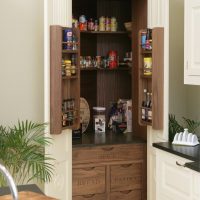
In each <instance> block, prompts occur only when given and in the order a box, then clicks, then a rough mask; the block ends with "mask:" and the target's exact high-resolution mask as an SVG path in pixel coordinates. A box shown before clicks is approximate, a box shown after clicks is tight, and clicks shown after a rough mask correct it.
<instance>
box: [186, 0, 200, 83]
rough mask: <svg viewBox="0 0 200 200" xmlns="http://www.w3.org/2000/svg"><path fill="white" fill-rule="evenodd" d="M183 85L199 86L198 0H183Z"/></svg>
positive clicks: (199, 30) (199, 9) (199, 23)
mask: <svg viewBox="0 0 200 200" xmlns="http://www.w3.org/2000/svg"><path fill="white" fill-rule="evenodd" d="M184 21H185V30H184V38H185V40H184V83H185V84H193V85H200V40H199V36H200V0H185V19H184Z"/></svg>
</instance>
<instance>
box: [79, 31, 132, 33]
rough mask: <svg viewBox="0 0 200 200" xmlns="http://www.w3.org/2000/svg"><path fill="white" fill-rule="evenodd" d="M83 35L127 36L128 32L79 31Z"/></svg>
mask: <svg viewBox="0 0 200 200" xmlns="http://www.w3.org/2000/svg"><path fill="white" fill-rule="evenodd" d="M80 33H85V34H129V32H128V31H80Z"/></svg>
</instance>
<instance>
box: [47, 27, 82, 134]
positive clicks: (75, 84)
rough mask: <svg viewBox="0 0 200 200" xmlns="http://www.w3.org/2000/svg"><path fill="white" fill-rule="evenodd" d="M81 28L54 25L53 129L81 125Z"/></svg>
mask: <svg viewBox="0 0 200 200" xmlns="http://www.w3.org/2000/svg"><path fill="white" fill-rule="evenodd" d="M79 58H80V31H79V30H78V29H76V28H68V27H61V26H58V25H54V26H51V27H50V132H51V134H60V133H61V132H62V130H63V129H78V128H79V126H80V117H79V116H80V113H79V112H80V60H79Z"/></svg>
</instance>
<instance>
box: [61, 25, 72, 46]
mask: <svg viewBox="0 0 200 200" xmlns="http://www.w3.org/2000/svg"><path fill="white" fill-rule="evenodd" d="M63 41H64V42H66V44H64V46H63V49H69V50H70V49H72V29H71V28H67V29H64V31H63Z"/></svg>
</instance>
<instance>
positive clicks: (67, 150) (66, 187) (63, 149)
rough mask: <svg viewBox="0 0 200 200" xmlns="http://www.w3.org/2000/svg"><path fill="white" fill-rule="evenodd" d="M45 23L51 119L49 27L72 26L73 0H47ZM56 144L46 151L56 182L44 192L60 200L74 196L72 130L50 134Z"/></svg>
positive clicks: (46, 108) (45, 64)
mask: <svg viewBox="0 0 200 200" xmlns="http://www.w3.org/2000/svg"><path fill="white" fill-rule="evenodd" d="M44 3H45V6H44V7H45V15H44V16H45V20H44V21H45V24H44V25H45V26H44V38H45V41H44V48H45V49H44V50H45V51H44V67H45V74H44V80H45V85H44V87H45V121H49V119H50V115H49V113H50V110H49V109H50V106H49V103H50V99H49V89H50V77H49V74H50V73H49V70H50V63H49V61H50V55H49V51H50V49H49V45H50V44H49V41H50V40H49V39H50V38H49V26H50V25H61V26H68V27H70V26H71V25H72V0H44ZM50 137H52V139H53V141H54V142H53V145H52V146H50V147H47V148H46V153H49V154H51V155H52V156H53V157H54V158H55V159H56V161H55V162H54V165H55V176H54V180H53V182H51V183H50V184H45V193H46V194H47V195H49V196H52V197H55V198H58V199H60V200H71V199H72V133H71V130H65V131H63V132H62V134H60V135H50Z"/></svg>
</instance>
